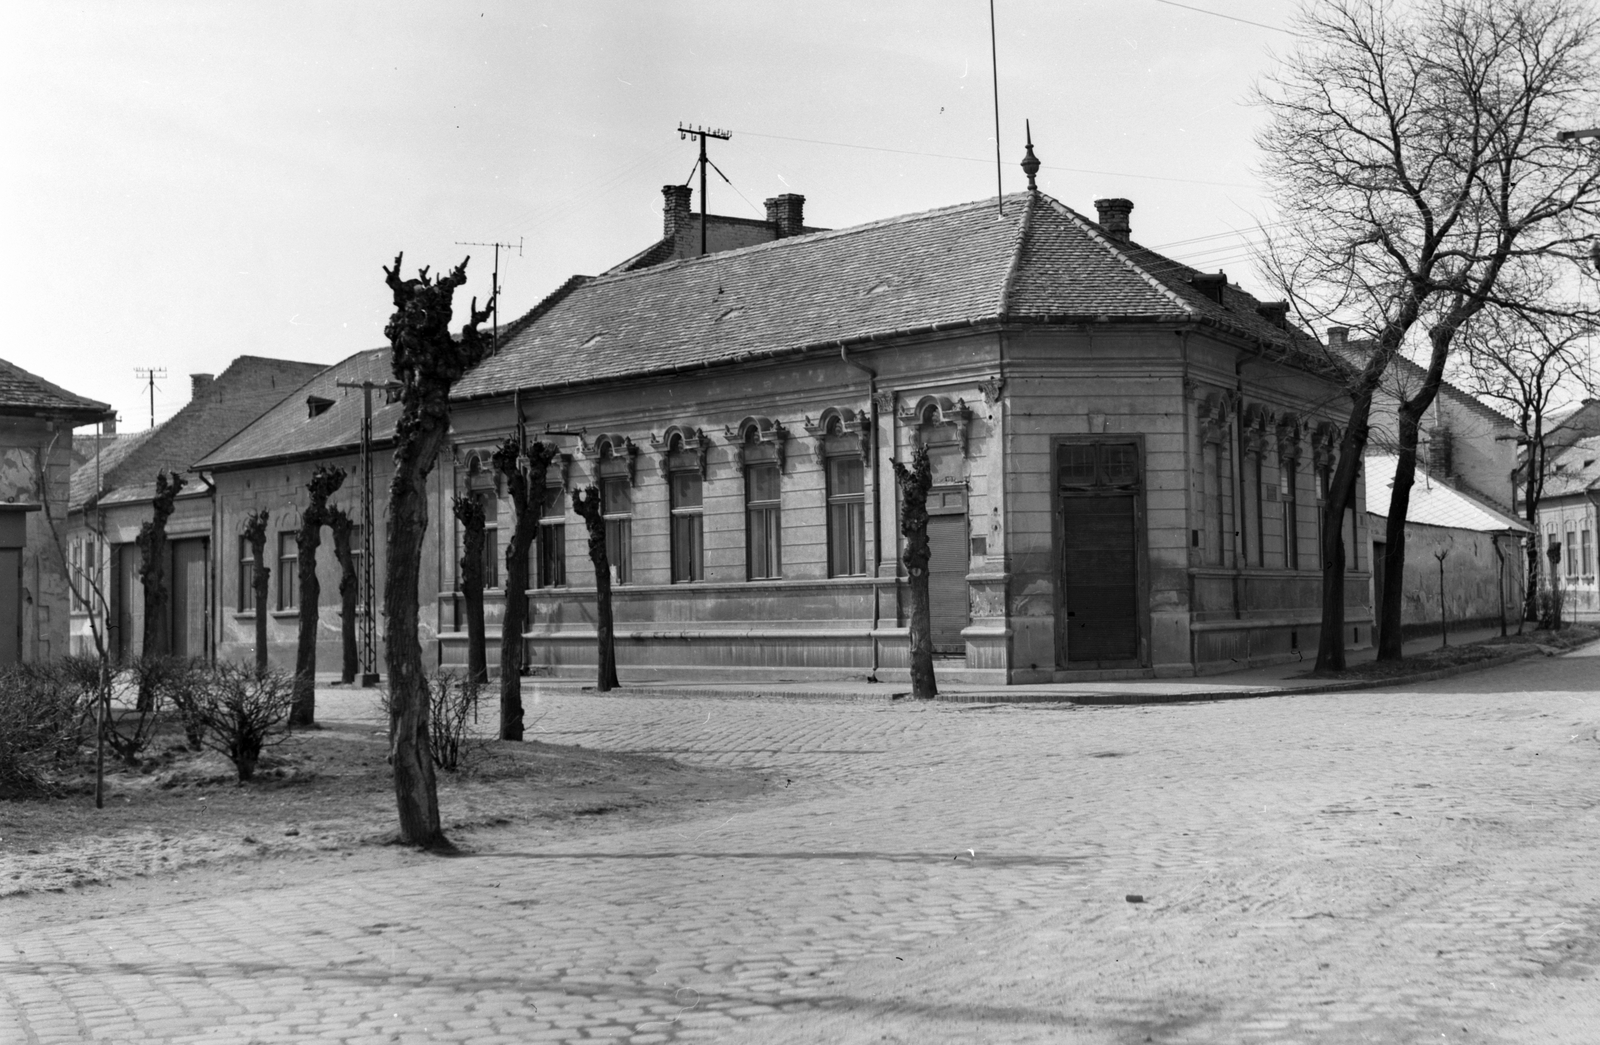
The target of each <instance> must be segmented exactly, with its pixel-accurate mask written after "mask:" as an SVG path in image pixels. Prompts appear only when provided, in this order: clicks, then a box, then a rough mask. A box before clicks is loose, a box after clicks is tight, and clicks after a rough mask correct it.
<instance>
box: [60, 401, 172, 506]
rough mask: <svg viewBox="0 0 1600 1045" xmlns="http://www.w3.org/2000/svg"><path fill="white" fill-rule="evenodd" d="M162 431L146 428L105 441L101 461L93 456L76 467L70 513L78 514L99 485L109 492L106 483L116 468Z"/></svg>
mask: <svg viewBox="0 0 1600 1045" xmlns="http://www.w3.org/2000/svg"><path fill="white" fill-rule="evenodd" d="M162 424H166V422H165V421H163V422H162ZM159 431H161V429H160V427H156V428H147V429H145V430H144V431H142V432H130V433H128V434H127V435H119V436H115V437H111V438H107V439H104V440H102V442H101V445H100V453H99V461H98V462H96V461H95V455H94V454H90V455H89V458H88V460H87V461H85V462H83V463H81V464H78V465H74V466H73V469H72V493H71V495H70V497H69V498H68V504H69V505H70V510H71V511H77V510H78V509H79V508H81V507H83V505H84V504H85V503H86V502H87V501H88V500H89V498H90V497H92V496H94V493H95V490H96V486H95V484H96V483H99V484H100V486H99V489H106V488H107V480H108V479H109V478H110V477H111V476H113V475H115V474H116V472H117V466H118V465H120V464H122V462H123V461H124V460H126V459H127V457H128V455H129V454H131V453H133V451H135V450H137V449H138V448H139V447H140V446H142V445H144V443H145V441H146V440H148V439H149V438H150V437H151V436H153V435H155V434H156V433H157V432H159Z"/></svg>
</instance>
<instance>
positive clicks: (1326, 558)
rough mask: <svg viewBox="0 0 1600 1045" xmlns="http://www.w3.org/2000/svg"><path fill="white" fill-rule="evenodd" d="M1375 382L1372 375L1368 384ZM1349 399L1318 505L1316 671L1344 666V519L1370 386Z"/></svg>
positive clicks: (1352, 499) (1363, 441)
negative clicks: (1336, 452) (1341, 434)
mask: <svg viewBox="0 0 1600 1045" xmlns="http://www.w3.org/2000/svg"><path fill="white" fill-rule="evenodd" d="M1379 374H1380V376H1381V371H1380V372H1379ZM1376 383H1377V381H1376V377H1374V380H1373V382H1372V384H1373V385H1376ZM1351 401H1352V402H1351V407H1350V418H1349V421H1348V423H1347V424H1346V426H1345V431H1344V438H1343V439H1341V440H1340V442H1339V463H1338V464H1337V465H1336V466H1335V467H1334V471H1333V478H1332V479H1331V480H1330V481H1329V483H1328V499H1327V501H1326V502H1324V504H1323V506H1322V628H1321V632H1320V634H1319V635H1318V637H1317V665H1316V670H1317V671H1343V670H1344V668H1345V658H1344V571H1345V561H1344V520H1345V516H1346V515H1347V514H1348V513H1349V511H1350V508H1351V506H1352V505H1354V504H1355V503H1356V477H1357V473H1358V472H1359V471H1360V468H1361V455H1362V453H1363V452H1364V451H1365V450H1366V447H1367V423H1368V418H1369V417H1370V416H1371V413H1372V388H1371V387H1366V388H1365V389H1364V390H1363V388H1362V387H1358V388H1357V389H1356V390H1355V391H1354V392H1352V393H1351Z"/></svg>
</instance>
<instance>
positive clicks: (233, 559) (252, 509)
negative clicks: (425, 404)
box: [196, 348, 452, 672]
mask: <svg viewBox="0 0 1600 1045" xmlns="http://www.w3.org/2000/svg"><path fill="white" fill-rule="evenodd" d="M389 354H390V352H389V349H388V348H379V349H371V350H367V351H363V352H357V353H356V354H355V355H353V356H350V357H348V358H347V359H344V360H342V361H340V362H338V363H335V364H334V365H332V366H330V367H325V368H322V369H321V370H319V371H318V372H317V373H316V374H315V375H313V376H312V377H310V378H309V379H308V380H305V381H304V382H303V383H302V384H301V385H300V386H299V387H298V388H295V389H293V390H292V391H291V392H289V393H288V395H287V396H286V397H285V398H283V400H282V401H281V402H279V403H278V404H277V405H276V406H275V407H273V408H272V409H271V410H268V411H267V412H266V413H264V414H262V415H261V417H259V418H258V419H256V421H255V422H254V423H253V424H251V425H249V426H248V427H246V428H245V429H244V430H243V431H241V432H239V433H238V434H237V435H235V436H234V437H233V438H232V439H229V440H228V441H227V442H225V443H223V444H222V445H220V446H218V447H217V448H216V449H215V450H213V451H212V452H211V453H209V454H207V455H206V456H205V457H204V458H203V459H202V460H200V461H199V462H198V463H197V465H196V467H197V468H199V469H200V470H202V471H204V472H205V473H207V474H208V475H210V476H211V481H212V484H213V487H214V490H215V493H214V497H215V499H216V508H215V533H216V534H217V538H216V540H217V547H218V549H219V555H218V560H217V561H218V576H217V583H216V590H217V595H218V599H217V602H218V607H217V622H216V628H215V635H216V651H217V652H216V655H217V657H218V658H219V659H222V660H231V661H249V660H250V659H251V658H252V657H254V655H255V641H256V639H255V618H256V614H257V613H265V614H267V617H268V619H267V650H268V659H269V661H270V663H271V664H272V666H273V667H276V668H281V669H284V670H293V668H294V660H295V650H296V647H297V645H298V641H299V599H300V578H299V572H298V562H299V548H300V545H299V530H300V516H301V512H303V511H304V510H305V507H306V506H307V504H308V503H309V501H310V495H309V493H307V491H306V483H308V482H309V481H310V479H311V475H312V472H313V471H314V470H315V469H316V468H317V466H318V465H325V466H328V467H334V466H337V467H340V468H343V469H344V470H345V473H346V475H345V480H344V484H343V486H341V487H340V488H339V490H338V491H337V492H336V493H335V494H334V495H333V497H331V498H330V499H329V504H330V505H333V506H336V507H338V508H340V509H341V510H343V511H345V512H346V513H348V514H349V515H350V516H351V518H352V519H353V520H354V521H355V523H356V527H357V529H356V531H355V534H354V537H353V541H352V545H353V547H354V549H355V550H356V555H357V561H358V564H359V565H358V572H359V573H360V574H361V575H362V576H363V577H364V576H365V574H366V566H365V561H366V555H367V553H368V550H369V549H370V551H371V554H372V560H371V561H372V578H373V585H374V587H373V592H374V598H375V600H376V601H375V602H369V601H368V599H367V595H366V593H365V592H364V591H363V594H362V596H361V605H360V608H359V611H358V612H359V613H360V614H361V616H362V618H363V619H364V618H365V616H366V614H367V612H368V607H369V606H370V605H377V606H379V607H381V606H382V600H383V568H384V565H383V564H384V561H385V556H384V546H385V541H384V539H383V534H384V526H385V519H386V512H387V506H388V502H389V480H390V478H391V476H392V475H393V474H394V453H393V450H394V429H395V423H396V422H397V421H398V420H399V417H400V410H401V407H400V403H399V401H398V400H395V401H393V402H391V401H390V397H389V395H388V393H387V392H386V391H385V388H384V386H385V385H387V384H388V383H390V382H391V381H392V380H393V374H392V372H391V370H390V366H389ZM363 386H366V387H363ZM369 402H370V406H371V440H370V444H369V445H370V449H371V472H370V476H369V475H368V474H366V473H364V471H363V468H362V460H363V458H362V426H363V424H364V423H365V421H366V418H367V409H368V404H369ZM451 473H452V469H451V468H450V465H449V463H448V461H446V462H445V464H444V466H443V467H442V468H438V467H436V468H435V469H434V473H433V476H432V477H431V479H430V493H431V502H430V506H429V511H430V519H431V521H432V522H433V525H435V527H436V529H435V537H434V539H431V540H430V541H429V542H428V543H427V545H426V551H425V552H424V562H423V566H422V575H423V578H424V581H423V584H424V587H425V589H426V590H425V591H424V592H423V593H422V629H423V636H422V639H423V643H422V645H423V650H424V654H425V655H427V656H430V657H432V656H433V655H434V645H435V644H434V642H433V641H432V640H433V638H434V634H435V632H436V631H437V628H438V624H437V620H436V619H435V616H434V607H435V604H436V600H435V598H434V593H435V592H436V591H437V590H438V576H439V573H440V569H441V566H440V563H439V561H438V559H439V544H440V541H441V540H443V539H447V538H444V537H440V536H439V535H440V534H445V533H447V529H446V524H445V523H443V522H441V521H440V516H439V515H438V514H437V513H438V512H439V511H440V510H441V507H442V510H443V511H444V512H445V516H446V517H448V512H449V496H448V494H449V483H450V481H451ZM369 478H370V480H371V489H372V496H373V502H372V520H373V525H374V529H373V530H371V531H369V530H367V529H366V524H365V520H364V518H363V508H362V490H363V488H364V485H365V483H366V482H367V480H368V479H369ZM262 510H265V511H266V512H268V524H267V545H266V555H267V560H268V561H267V565H268V567H269V568H270V569H271V571H272V576H271V578H270V590H269V594H268V597H267V598H268V603H267V605H266V606H257V605H256V602H255V593H254V590H253V588H252V586H251V580H250V576H251V572H252V571H253V570H254V568H255V562H254V555H253V553H252V549H251V548H250V546H249V544H248V543H247V542H246V541H245V539H244V529H245V522H246V519H247V518H248V517H249V516H250V515H252V514H254V513H256V512H258V511H262ZM369 533H371V534H372V535H373V540H372V541H371V543H370V544H369V543H368V540H367V536H368V534H369ZM340 572H341V571H340V569H339V565H338V563H337V561H336V560H335V558H334V550H333V537H332V534H330V533H328V532H327V531H326V530H325V531H324V532H323V535H322V545H321V547H320V548H319V549H318V553H317V583H318V585H319V587H320V589H321V591H320V598H319V600H318V607H319V609H318V618H319V629H318V632H317V663H318V666H319V667H320V668H321V670H322V671H325V672H326V671H332V670H337V669H338V667H339V665H340V663H341V654H342V645H341V633H340V620H339V612H340V598H339V579H340ZM374 630H375V632H376V635H375V639H376V645H375V648H374V649H373V650H371V651H370V655H371V657H372V658H373V659H372V660H371V661H370V662H364V663H363V664H362V667H363V669H364V670H371V671H377V672H382V671H383V670H384V668H383V657H384V652H383V629H382V627H381V624H380V623H379V622H376V621H375V622H374ZM357 631H358V634H359V633H360V632H361V631H362V629H361V628H360V626H358V628H357ZM365 653H366V651H364V655H365Z"/></svg>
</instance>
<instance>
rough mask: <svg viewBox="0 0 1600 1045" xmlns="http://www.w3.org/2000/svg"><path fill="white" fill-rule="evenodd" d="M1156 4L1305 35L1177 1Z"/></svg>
mask: <svg viewBox="0 0 1600 1045" xmlns="http://www.w3.org/2000/svg"><path fill="white" fill-rule="evenodd" d="M1156 3H1158V4H1166V5H1167V6H1168V7H1181V8H1183V9H1184V10H1185V11H1193V12H1194V13H1195V14H1202V15H1210V16H1211V17H1212V18H1226V19H1227V20H1228V21H1230V22H1238V23H1240V24H1241V25H1253V26H1255V27H1256V28H1257V29H1271V30H1272V31H1273V32H1275V33H1287V34H1288V35H1290V36H1304V35H1305V34H1303V33H1297V32H1295V31H1294V30H1293V29H1285V28H1284V27H1283V26H1281V25H1268V24H1267V23H1265V22H1252V21H1251V20H1250V19H1248V18H1240V17H1238V16H1237V15H1225V14H1223V13H1222V12H1221V11H1207V10H1206V9H1205V8H1203V7H1190V6H1189V5H1188V4H1180V3H1178V2H1177V0H1156Z"/></svg>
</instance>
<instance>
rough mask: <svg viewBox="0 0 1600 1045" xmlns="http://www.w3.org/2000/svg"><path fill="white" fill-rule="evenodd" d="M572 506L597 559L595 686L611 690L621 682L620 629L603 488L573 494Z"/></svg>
mask: <svg viewBox="0 0 1600 1045" xmlns="http://www.w3.org/2000/svg"><path fill="white" fill-rule="evenodd" d="M572 509H573V511H575V512H577V513H578V515H579V516H580V517H581V518H582V519H583V525H584V527H585V528H586V529H587V530H588V531H589V561H590V562H592V563H594V601H595V623H594V633H595V639H596V641H597V642H598V645H599V648H598V650H597V653H598V656H599V669H600V673H599V678H598V680H597V681H596V683H595V689H597V690H599V691H600V692H601V693H608V692H610V691H611V690H613V689H615V688H616V687H617V685H618V682H617V633H616V624H615V623H614V621H613V620H612V616H611V563H610V561H609V560H608V557H607V555H606V519H605V510H604V508H602V507H601V504H600V488H599V487H597V486H586V487H584V488H583V489H582V490H578V491H575V492H574V493H573V495H572Z"/></svg>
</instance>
